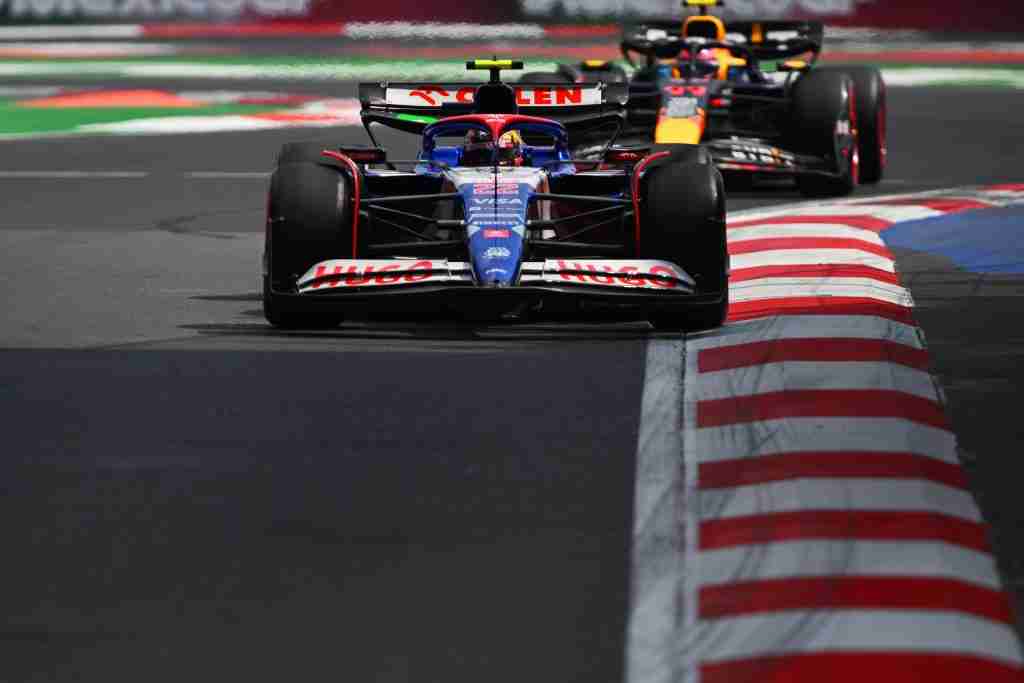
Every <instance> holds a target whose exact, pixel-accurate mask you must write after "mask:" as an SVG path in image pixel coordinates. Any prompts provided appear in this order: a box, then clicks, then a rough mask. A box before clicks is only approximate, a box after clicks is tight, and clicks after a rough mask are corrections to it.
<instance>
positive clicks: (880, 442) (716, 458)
mask: <svg viewBox="0 0 1024 683" xmlns="http://www.w3.org/2000/svg"><path fill="white" fill-rule="evenodd" d="M831 317H839V316H831ZM700 432H701V435H700V439H701V453H700V456H701V462H709V463H711V462H720V461H722V460H735V459H736V458H754V457H757V456H759V455H770V454H772V453H792V452H821V451H834V450H836V448H839V447H841V448H842V449H843V450H844V451H849V452H864V451H870V452H891V451H894V450H895V451H900V452H906V453H917V454H918V455H923V456H926V457H930V458H935V459H936V460H940V461H942V462H947V463H950V464H952V465H957V464H959V462H960V461H959V460H958V459H957V456H956V437H954V435H953V433H952V432H950V431H949V430H946V429H939V428H937V427H931V426H928V425H924V424H920V423H917V422H911V421H910V420H906V419H903V418H900V417H882V418H879V417H791V418H786V419H782V420H764V421H761V422H750V423H745V424H731V425H725V426H722V427H703V428H701V430H700ZM840 445H841V446H840Z"/></svg>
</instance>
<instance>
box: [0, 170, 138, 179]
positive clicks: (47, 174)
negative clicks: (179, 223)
mask: <svg viewBox="0 0 1024 683" xmlns="http://www.w3.org/2000/svg"><path fill="white" fill-rule="evenodd" d="M148 175H149V172H148V171H0V178H11V179H19V178H25V179H33V180H82V179H89V180H92V179H96V180H125V179H130V178H145V177H146V176H148Z"/></svg>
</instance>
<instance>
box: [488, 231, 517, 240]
mask: <svg viewBox="0 0 1024 683" xmlns="http://www.w3.org/2000/svg"><path fill="white" fill-rule="evenodd" d="M511 235H512V233H511V232H510V231H508V230H494V229H490V230H484V239H504V238H508V237H510V236H511Z"/></svg>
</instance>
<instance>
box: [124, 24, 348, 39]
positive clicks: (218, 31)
mask: <svg viewBox="0 0 1024 683" xmlns="http://www.w3.org/2000/svg"><path fill="white" fill-rule="evenodd" d="M344 27H345V24H344V23H341V22H323V23H310V22H305V21H275V22H271V23H265V24H262V23H251V24H212V23H211V24H201V23H192V24H143V25H142V35H143V36H145V37H146V38H199V37H218V36H340V35H341V32H342V29H344Z"/></svg>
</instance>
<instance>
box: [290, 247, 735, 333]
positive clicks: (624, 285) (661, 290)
mask: <svg viewBox="0 0 1024 683" xmlns="http://www.w3.org/2000/svg"><path fill="white" fill-rule="evenodd" d="M520 273H521V275H520V278H519V281H518V283H517V284H516V285H514V286H510V287H481V286H479V285H477V284H476V282H475V281H474V280H473V276H472V269H471V267H470V264H469V263H465V262H459V261H448V260H446V259H333V260H328V261H323V262H321V263H318V264H316V265H314V266H313V267H312V268H310V269H309V271H308V272H306V273H305V274H304V275H303V276H302V277H301V278H299V280H298V282H297V291H295V292H294V293H292V294H284V295H281V294H279V295H278V296H284V297H285V298H286V299H287V302H288V304H287V305H288V306H289V308H290V309H292V310H303V311H324V310H329V309H331V308H337V309H343V310H344V311H345V312H346V314H348V313H366V314H375V313H416V314H422V313H428V312H438V313H443V312H457V313H463V314H472V315H474V316H485V317H486V316H492V317H495V318H506V317H517V316H520V315H524V314H529V315H530V317H531V318H536V317H538V316H539V317H544V315H553V316H561V315H573V314H584V315H586V314H590V313H593V314H595V315H599V316H600V317H608V316H609V315H610V316H618V317H624V318H638V317H644V316H646V315H649V314H651V313H661V312H675V311H684V310H686V309H689V308H691V307H693V306H699V305H718V304H720V303H721V301H722V297H723V296H724V293H721V292H716V293H710V294H705V293H698V292H697V290H696V284H695V282H694V280H693V278H692V277H690V275H688V274H687V273H686V272H684V271H683V270H682V269H681V268H679V267H678V266H676V265H675V264H672V263H669V262H666V261H657V260H650V259H618V260H612V259H575V258H570V259H546V260H543V261H527V262H524V263H523V264H522V265H521V268H520Z"/></svg>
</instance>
